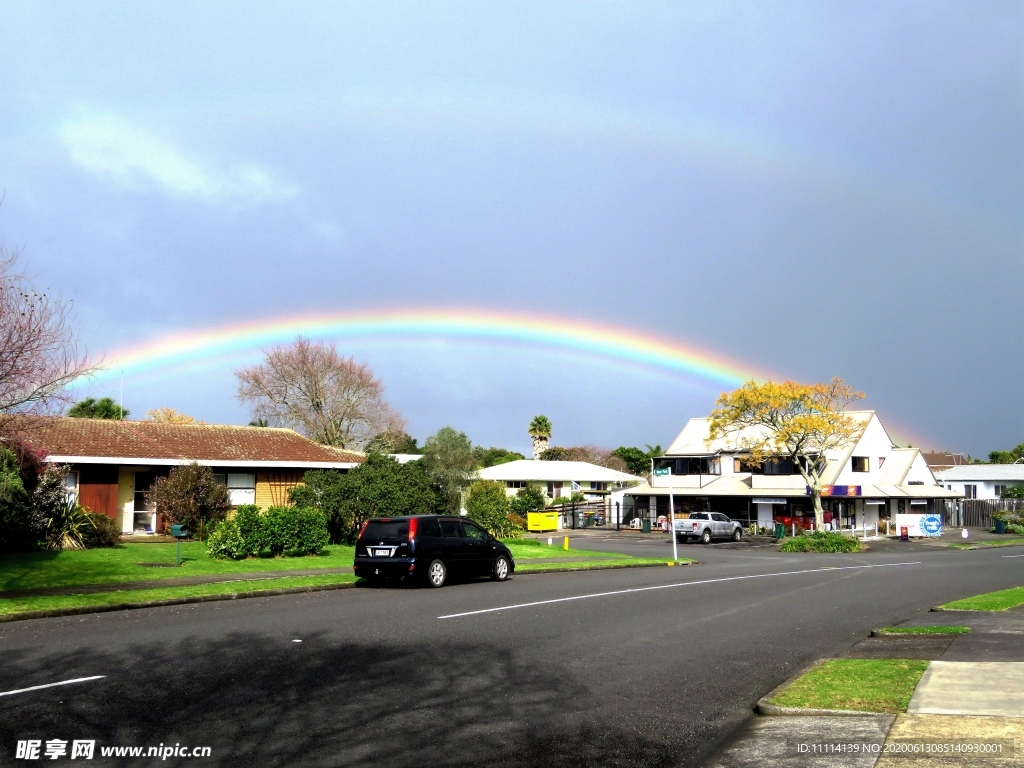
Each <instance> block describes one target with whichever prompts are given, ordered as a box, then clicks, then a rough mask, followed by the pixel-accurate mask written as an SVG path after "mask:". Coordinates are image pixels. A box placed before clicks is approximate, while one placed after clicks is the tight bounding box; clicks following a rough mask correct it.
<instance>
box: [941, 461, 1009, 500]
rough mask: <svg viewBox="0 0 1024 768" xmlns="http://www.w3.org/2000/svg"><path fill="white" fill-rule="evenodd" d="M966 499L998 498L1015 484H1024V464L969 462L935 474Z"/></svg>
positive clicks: (944, 483)
mask: <svg viewBox="0 0 1024 768" xmlns="http://www.w3.org/2000/svg"><path fill="white" fill-rule="evenodd" d="M935 476H936V477H937V478H938V481H939V482H940V483H942V484H943V485H944V486H945V487H946V488H948V489H949V490H951V491H956V492H957V493H959V494H961V495H962V496H963V497H964V498H965V499H998V498H1001V497H1002V495H1003V491H1005V490H1006V489H1007V488H1009V487H1011V486H1014V485H1024V464H968V465H966V466H957V467H950V468H949V469H946V470H944V471H942V472H938V473H936V475H935Z"/></svg>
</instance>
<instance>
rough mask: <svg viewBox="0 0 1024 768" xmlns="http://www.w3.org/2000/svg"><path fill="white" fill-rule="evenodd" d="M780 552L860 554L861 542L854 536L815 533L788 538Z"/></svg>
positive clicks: (826, 532)
mask: <svg viewBox="0 0 1024 768" xmlns="http://www.w3.org/2000/svg"><path fill="white" fill-rule="evenodd" d="M779 551H780V552H826V553H834V552H860V542H859V541H857V539H856V538H855V537H853V536H846V535H845V534H842V533H833V532H832V531H815V532H814V533H806V534H802V535H800V536H792V537H787V538H785V539H783V540H782V544H781V545H780V546H779Z"/></svg>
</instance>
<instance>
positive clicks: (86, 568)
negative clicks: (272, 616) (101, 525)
mask: <svg viewBox="0 0 1024 768" xmlns="http://www.w3.org/2000/svg"><path fill="white" fill-rule="evenodd" d="M176 548H177V545H176V544H122V545H120V546H117V547H112V548H109V549H87V550H83V551H77V552H13V553H5V554H2V555H0V592H6V591H9V590H15V589H36V588H39V587H59V586H75V585H79V584H106V583H110V582H119V581H142V580H147V579H167V578H179V577H182V576H204V575H207V574H220V573H253V572H259V571H290V570H305V569H307V568H341V567H343V566H349V565H352V557H353V552H354V549H353V547H349V546H343V545H337V544H332V545H331V546H329V547H327V548H326V549H325V550H324V552H323V553H322V554H320V555H310V556H308V557H272V558H270V557H268V558H262V557H261V558H250V559H247V560H215V559H213V558H211V557H207V556H206V544H205V543H201V542H186V543H183V544H182V545H181V557H182V564H181V567H180V568H175V567H173V566H174V562H175V552H176ZM140 563H146V564H151V565H140ZM157 563H160V564H163V565H168V566H172V567H168V568H159V567H152V564H157Z"/></svg>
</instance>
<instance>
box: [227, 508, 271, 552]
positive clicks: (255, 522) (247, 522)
mask: <svg viewBox="0 0 1024 768" xmlns="http://www.w3.org/2000/svg"><path fill="white" fill-rule="evenodd" d="M234 519H235V525H237V526H238V534H239V536H241V537H242V541H243V542H244V543H245V554H246V555H251V556H252V557H259V556H260V555H262V554H263V553H264V552H265V553H267V554H270V530H269V529H268V526H267V520H266V518H265V517H264V516H263V515H261V514H260V508H259V507H257V506H256V505H255V504H242V505H241V506H239V507H238V508H237V509H236V510H235V518H234Z"/></svg>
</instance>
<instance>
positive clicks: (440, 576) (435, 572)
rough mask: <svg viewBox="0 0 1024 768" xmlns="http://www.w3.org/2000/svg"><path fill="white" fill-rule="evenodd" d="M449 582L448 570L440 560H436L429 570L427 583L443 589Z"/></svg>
mask: <svg viewBox="0 0 1024 768" xmlns="http://www.w3.org/2000/svg"><path fill="white" fill-rule="evenodd" d="M447 580H448V569H447V568H445V565H444V563H442V562H441V561H440V560H434V561H432V562H431V563H430V567H429V568H427V583H428V584H429V585H430V586H432V587H443V586H444V583H445V582H446V581H447Z"/></svg>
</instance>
